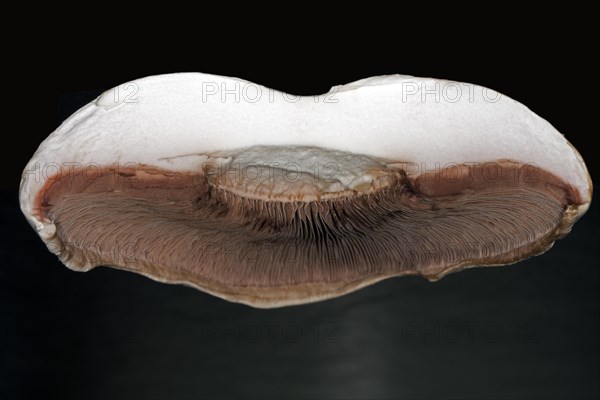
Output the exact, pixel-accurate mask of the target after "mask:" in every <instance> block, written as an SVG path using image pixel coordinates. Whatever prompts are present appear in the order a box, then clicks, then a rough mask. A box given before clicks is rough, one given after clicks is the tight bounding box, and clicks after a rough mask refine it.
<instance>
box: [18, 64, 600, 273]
mask: <svg viewBox="0 0 600 400" xmlns="http://www.w3.org/2000/svg"><path fill="white" fill-rule="evenodd" d="M290 145H293V146H304V147H314V148H323V149H332V150H333V151H339V152H343V153H348V154H361V155H364V156H366V157H372V158H373V159H384V160H396V161H397V162H406V163H414V164H416V165H418V167H419V168H420V171H421V172H423V173H425V172H427V171H430V170H434V169H439V168H440V167H441V168H444V167H446V166H449V165H464V164H469V163H481V162H486V161H497V160H511V161H515V162H520V163H524V164H525V163H526V164H530V165H533V166H535V167H536V168H539V169H540V170H543V171H546V172H548V173H550V174H552V175H554V176H555V177H557V178H559V179H560V180H562V181H564V182H566V183H568V184H569V185H570V186H571V187H572V189H573V192H574V197H575V198H576V201H575V203H576V204H573V206H574V208H572V211H571V213H570V215H569V221H570V223H572V222H574V221H575V220H576V219H577V218H578V217H579V216H580V215H582V214H583V213H584V212H585V210H586V209H587V207H588V206H589V203H590V201H591V195H592V184H591V180H590V178H589V174H588V171H587V169H586V166H585V163H584V162H583V160H582V158H581V156H580V155H579V153H578V152H577V151H576V150H575V149H574V148H573V147H572V146H571V145H570V144H569V142H568V141H567V140H566V139H565V138H564V137H563V135H561V134H560V133H559V132H558V131H557V130H556V129H555V128H554V127H553V126H552V125H551V124H550V123H548V122H547V121H546V120H544V119H543V118H541V117H539V116H537V115H536V114H535V113H533V112H532V111H531V110H529V109H528V108H527V107H525V106H524V105H523V104H521V103H519V102H517V101H515V100H513V99H510V98H509V97H507V96H505V95H502V94H500V93H497V92H495V91H493V90H490V89H486V88H484V87H481V86H478V85H474V84H467V83H461V82H454V81H448V80H440V79H433V78H418V77H412V76H404V75H390V76H379V77H373V78H368V79H363V80H359V81H356V82H352V83H349V84H346V85H343V86H335V87H333V88H332V89H331V90H330V91H329V92H328V93H326V94H322V95H319V96H294V95H289V94H286V93H283V92H279V91H276V90H273V89H269V88H267V87H264V86H261V85H257V84H254V83H251V82H248V81H245V80H241V79H237V78H228V77H221V76H216V75H208V74H201V73H177V74H168V75H159V76H150V77H146V78H143V79H138V80H135V81H132V82H129V83H127V84H125V85H121V86H119V87H116V88H114V89H111V90H109V91H107V92H105V93H103V94H102V95H100V96H99V97H98V98H97V99H95V100H94V101H93V102H91V103H89V104H87V105H86V106H84V107H83V108H81V109H80V110H79V111H77V112H76V113H74V114H73V115H72V116H71V117H69V118H68V119H67V120H66V121H64V122H63V123H62V124H61V125H60V126H59V127H58V128H57V129H56V130H55V131H54V132H53V133H52V134H51V135H50V136H49V137H48V138H47V139H46V140H45V141H44V142H43V143H42V144H41V145H40V147H39V148H38V150H37V151H36V153H35V154H34V156H33V157H32V159H31V160H30V162H29V163H28V164H27V166H26V167H25V171H24V173H23V178H22V181H21V188H20V204H21V209H22V211H23V213H24V214H25V216H26V217H27V219H28V221H29V223H30V224H31V225H32V226H33V227H34V229H36V231H37V232H38V234H39V235H40V237H41V238H42V239H43V240H44V241H45V242H46V243H47V244H48V245H50V244H51V243H53V241H54V240H56V226H55V224H54V222H53V221H52V220H50V219H47V218H44V217H43V216H42V215H40V213H39V212H38V210H37V205H36V196H38V194H39V193H40V191H41V190H42V188H44V187H45V185H47V183H48V180H50V179H52V177H53V175H54V174H57V173H59V172H61V171H63V172H64V170H65V169H68V168H79V167H89V166H92V167H94V166H98V167H103V166H107V165H113V164H118V165H130V164H132V163H135V164H138V165H145V166H148V167H152V168H157V169H160V170H168V171H173V172H182V173H187V172H196V171H200V170H202V169H203V168H204V166H205V163H206V162H207V160H208V158H210V157H220V156H222V157H228V156H229V155H230V154H232V153H235V152H237V151H239V150H240V149H247V148H253V147H255V146H265V148H269V146H272V147H275V148H277V147H279V148H281V147H285V146H290ZM306 154H307V157H308V156H311V154H310V152H308V153H306ZM265 156H266V157H265V161H268V160H269V157H268V154H265ZM256 157H258V158H260V154H259V155H256V156H255V158H256ZM299 157H301V156H299ZM342 158H343V157H342ZM257 161H260V160H257ZM340 163H341V164H343V162H342V159H340ZM352 163H353V160H352V159H349V160H348V164H349V167H348V168H346V169H342V170H340V171H338V178H339V179H340V180H341V181H342V182H350V181H352V180H353V179H354V178H355V177H356V176H355V173H354V172H356V171H353V170H352ZM67 265H68V263H67Z"/></svg>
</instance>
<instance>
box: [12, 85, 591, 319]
mask: <svg viewBox="0 0 600 400" xmlns="http://www.w3.org/2000/svg"><path fill="white" fill-rule="evenodd" d="M129 85H130V87H134V88H137V92H136V95H137V96H139V98H136V100H137V101H136V102H134V103H127V102H113V101H112V100H114V92H108V93H106V94H103V95H102V96H100V97H99V98H98V99H97V100H96V101H95V102H93V103H91V104H90V105H88V106H86V107H84V108H83V109H81V110H80V111H78V112H77V113H75V114H74V115H73V116H72V117H71V118H69V119H68V120H67V121H65V123H63V124H62V125H61V127H59V128H58V129H57V130H56V131H55V133H53V134H52V135H51V136H50V137H49V138H48V139H47V140H46V141H45V142H44V143H42V145H41V146H40V149H39V150H38V152H37V153H36V154H35V155H34V157H33V158H32V160H31V162H30V163H29V164H28V166H27V167H26V169H25V172H24V175H23V181H22V184H21V208H22V210H23V212H24V214H25V215H26V217H27V218H28V220H29V222H30V223H31V224H32V226H34V228H35V229H36V230H37V231H38V233H39V234H40V236H41V237H42V239H43V240H44V241H45V242H46V244H47V245H48V247H49V249H50V250H51V251H53V252H54V253H56V254H57V255H58V256H59V258H60V259H61V260H62V261H63V262H64V263H65V264H66V265H67V266H68V267H70V268H72V269H74V270H79V271H87V270H90V269H92V268H94V267H95V266H98V265H108V266H114V267H117V268H121V269H126V270H130V271H134V272H137V273H140V274H143V275H145V276H148V277H151V278H153V279H155V280H158V281H162V282H169V283H183V284H187V285H190V286H193V287H196V288H198V289H200V290H202V291H205V292H208V293H212V294H214V295H216V296H219V297H222V298H225V299H228V300H231V301H235V302H242V303H245V304H249V305H253V306H257V307H276V306H284V305H292V304H302V303H307V302H314V301H317V300H323V299H327V298H332V297H336V296H340V295H342V294H345V293H349V292H352V291H354V290H357V289H358V288H361V287H364V286H366V285H369V284H371V283H374V282H377V281H379V280H382V279H385V278H389V277H395V276H402V275H420V276H424V277H426V278H428V279H430V280H437V279H439V278H441V277H443V276H444V275H446V274H448V273H450V272H454V271H458V270H461V269H464V268H468V267H472V266H486V265H504V264H510V263H514V262H516V261H519V260H522V259H524V258H526V257H529V256H532V255H536V254H540V253H542V252H544V251H546V250H548V249H549V248H550V247H551V246H552V244H553V243H554V241H555V240H556V239H557V238H560V237H562V236H564V235H565V234H567V233H568V232H569V230H570V229H571V227H572V225H573V224H574V223H575V221H576V220H577V219H578V218H579V217H580V216H581V215H582V214H583V213H584V212H585V210H586V209H587V207H588V205H589V202H590V201H591V182H590V180H589V176H588V174H587V170H586V168H585V164H584V163H583V161H582V159H581V157H580V156H579V154H578V153H577V152H576V150H575V149H574V148H573V147H572V146H570V144H569V143H568V142H567V141H566V140H565V139H564V137H563V136H562V135H560V133H558V132H557V131H556V130H555V129H554V128H553V127H552V126H551V125H550V124H548V123H547V122H546V121H544V120H543V119H541V118H540V117H538V116H537V115H535V114H534V113H533V112H531V111H530V110H528V109H527V108H526V107H524V106H523V105H521V104H519V103H517V102H515V101H514V100H511V99H509V98H507V97H506V96H502V95H499V94H496V95H495V96H494V97H491V95H490V93H489V92H488V91H487V89H485V91H484V89H483V88H480V87H478V86H474V85H472V88H474V89H473V91H474V92H477V90H476V89H478V88H479V89H481V93H482V97H481V98H479V99H473V98H472V97H471V96H468V97H465V98H464V99H458V100H456V101H454V99H455V97H453V98H452V100H453V101H442V102H436V101H433V102H428V101H427V98H425V100H424V99H423V98H422V97H418V96H408V95H407V92H408V93H411V94H413V95H414V93H415V91H414V88H415V87H416V88H417V89H419V88H421V89H423V90H426V89H428V90H431V87H433V88H436V87H441V85H446V88H448V87H453V88H456V87H460V86H458V85H459V83H457V82H450V81H439V80H433V79H426V78H414V77H406V76H390V77H377V78H371V79H367V80H363V81H359V82H355V83H353V84H349V85H347V86H343V87H336V88H335V89H332V92H330V93H329V94H326V95H322V96H317V97H312V98H311V97H293V96H290V95H285V94H281V93H279V92H275V91H271V90H270V89H267V88H264V87H261V86H258V85H255V84H251V83H249V82H245V81H242V80H237V79H233V78H223V77H217V76H212V75H204V74H173V75H165V76H158V77H149V78H144V79H141V80H138V81H134V82H133V83H130V84H129ZM227 85H229V86H227ZM244 85H246V86H244ZM462 85H465V84H462ZM231 88H234V89H231ZM235 88H237V90H239V91H240V96H242V97H243V96H244V93H246V94H247V93H249V90H250V89H244V88H253V89H255V92H252V93H254V94H256V93H262V94H263V95H262V96H260V97H258V99H257V98H256V97H253V98H252V99H242V100H243V101H236V100H239V99H233V98H232V99H231V101H228V98H227V96H225V97H223V96H222V95H221V94H219V93H218V92H219V90H225V89H229V92H227V93H229V94H231V93H232V92H231V90H235ZM409 89H410V90H409ZM244 90H245V92H244ZM440 90H443V89H440ZM446 90H449V89H446ZM207 93H208V94H211V96H209V95H208V94H207ZM441 93H444V92H443V91H442V92H441ZM483 93H485V95H483ZM215 94H217V95H215ZM234 94H235V93H234ZM110 96H113V97H110ZM279 97H280V98H279ZM332 97H335V99H334V100H336V101H335V102H325V99H329V100H332ZM275 99H277V101H276V100H275ZM249 100H252V101H249ZM446 100H448V99H446Z"/></svg>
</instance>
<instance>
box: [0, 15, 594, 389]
mask: <svg viewBox="0 0 600 400" xmlns="http://www.w3.org/2000/svg"><path fill="white" fill-rule="evenodd" d="M372 11H373V12H372V13H366V12H365V11H364V10H355V11H353V12H352V13H351V15H350V16H348V17H342V16H337V17H333V18H327V17H323V19H322V20H314V19H310V20H306V21H304V22H299V23H295V22H293V21H289V20H287V19H279V20H277V19H270V18H267V17H265V16H262V17H256V18H254V17H252V18H250V17H249V16H245V15H244V14H243V13H242V14H238V15H237V18H236V17H233V16H232V15H231V14H230V12H214V13H212V12H211V13H209V12H205V13H200V14H195V15H194V16H193V17H192V18H191V19H190V20H181V17H182V16H183V15H185V14H186V11H181V12H179V13H175V14H173V16H172V15H168V14H166V15H164V16H162V17H161V18H157V19H155V20H152V21H150V20H147V19H144V18H142V17H141V15H140V14H137V13H136V14H126V13H120V12H117V11H116V10H114V12H113V13H112V14H110V15H108V16H107V17H106V19H105V20H104V21H103V22H101V23H97V24H91V23H89V22H88V21H87V18H85V17H83V16H81V17H78V18H74V19H67V18H65V19H61V20H55V19H52V23H51V24H49V26H48V27H45V28H44V29H41V28H37V29H36V27H35V26H34V25H31V26H29V27H21V28H18V29H17V28H15V29H12V28H11V29H12V30H11V29H5V31H4V32H3V34H4V38H6V39H7V40H9V39H11V38H15V37H19V30H22V29H33V35H32V38H29V39H22V38H20V39H19V40H17V41H14V42H13V41H12V40H11V43H10V44H8V45H7V46H8V51H9V52H8V54H9V57H8V58H6V59H5V62H4V68H5V71H4V72H5V87H6V93H7V94H6V95H5V96H4V98H3V102H6V103H8V104H6V105H5V107H4V110H5V112H4V117H3V118H4V120H5V122H6V125H5V127H6V128H5V129H6V132H5V136H4V137H7V135H10V138H11V140H12V144H11V145H10V146H6V147H5V148H4V150H5V151H4V153H5V156H4V157H3V158H2V163H3V165H2V168H3V171H4V172H5V173H4V174H2V175H1V181H0V188H1V189H2V196H1V197H0V202H1V203H0V204H1V206H0V222H1V224H2V231H1V237H0V239H1V241H0V243H1V247H0V251H1V253H0V259H1V260H2V267H1V268H0V296H1V297H2V302H1V303H0V326H1V331H0V339H1V343H2V344H3V346H2V353H1V364H0V368H1V369H0V397H2V398H13V397H17V398H50V397H56V398H63V399H67V398H99V399H106V398H140V399H146V398H156V399H163V398H164V399H166V398H170V399H171V398H205V397H208V398H215V397H219V398H220V397H225V398H231V397H242V398H245V397H251V398H308V397H318V398H598V397H599V396H600V383H599V380H598V378H599V369H600V367H599V361H598V355H599V350H600V345H599V344H598V337H600V324H599V317H600V313H599V311H600V307H599V295H598V289H599V286H600V280H599V272H598V261H599V258H600V257H599V247H598V243H599V238H600V228H599V227H600V224H599V222H600V215H599V211H598V207H597V206H596V204H595V203H594V204H592V207H591V209H590V211H589V212H588V214H587V215H585V216H584V218H583V219H582V220H581V221H580V222H579V223H578V224H577V225H576V226H575V227H574V230H573V232H572V234H571V235H570V236H568V237H567V238H565V239H563V240H560V241H559V242H557V243H556V245H555V247H554V248H553V249H552V250H551V251H549V252H547V253H546V254H544V255H542V256H539V257H536V258H533V259H529V260H526V261H523V262H520V263H518V264H516V265H514V266H509V267H503V268H491V269H473V270H469V271H464V272H461V273H459V274H455V275H451V276H448V277H446V278H444V279H443V280H441V281H440V282H437V283H435V284H432V283H429V282H427V281H425V280H423V279H420V278H402V279H392V280H388V281H384V282H381V283H378V284H376V285H374V286H372V287H369V288H366V289H363V290H361V291H359V292H356V293H353V294H351V295H348V296H345V297H342V298H339V299H335V300H330V301H326V302H321V303H317V304H311V305H304V306H296V307H289V308H283V309H273V310H258V309H253V308H250V307H247V306H243V305H238V304H231V303H228V302H225V301H223V300H219V299H217V298H214V297H212V296H210V295H207V294H203V293H201V292H198V291H195V290H193V289H190V288H186V287H183V286H171V285H164V284H159V283H156V282H153V281H151V280H149V279H147V278H144V277H141V276H137V275H134V274H130V273H127V272H123V271H117V270H112V269H108V268H97V269H95V270H94V271H91V272H89V273H85V274H82V273H75V272H72V271H70V270H68V269H67V268H65V267H64V266H62V265H61V263H60V262H59V261H58V260H57V259H56V257H55V256H54V255H52V254H50V253H49V252H48V251H47V250H46V249H45V246H44V245H43V244H42V242H41V240H39V238H38V237H37V235H36V234H35V232H34V231H33V230H32V229H31V228H30V227H29V226H28V224H27V223H26V221H25V219H24V217H23V216H22V215H21V213H20V211H19V210H18V191H17V188H18V183H19V176H20V173H21V171H22V169H23V167H24V166H25V163H26V162H27V160H28V159H29V158H30V157H31V155H32V154H33V152H34V151H35V149H36V147H37V146H38V145H39V143H40V142H41V141H42V140H43V139H44V138H45V137H46V136H47V135H48V134H49V133H51V132H52V131H53V130H54V129H55V128H56V127H57V126H58V125H59V124H60V122H61V121H62V120H63V119H65V118H67V117H68V116H69V115H70V114H71V113H72V112H74V111H76V110H77V109H78V108H79V107H81V106H83V105H84V104H86V103H87V102H89V101H91V100H92V99H94V98H95V97H96V96H97V95H98V94H100V93H101V92H103V91H104V90H107V89H110V88H111V87H114V86H116V85H118V84H121V83H124V82H127V81H129V80H132V79H135V78H139V77H143V76H146V75H152V74H159V73H168V72H182V71H199V72H206V73H214V74H219V75H228V76H237V77H240V78H244V79H247V80H250V81H253V82H257V83H260V84H263V85H265V86H268V87H272V88H275V89H279V90H282V91H286V92H289V93H294V94H305V95H308V94H316V93H321V92H325V91H327V90H328V89H329V87H330V86H332V85H336V84H343V83H347V82H350V81H353V80H357V79H360V78H364V77H368V76H373V75H379V74H390V73H402V74H410V75H417V76H433V77H440V78H447V79H453V80H458V81H466V82H472V83H476V84H480V85H483V86H487V87H490V88H493V89H495V90H498V91H500V92H502V93H504V94H506V95H509V96H510V97H512V98H514V99H517V100H519V101H521V102H523V103H524V104H526V105H527V106H528V107H530V108H531V109H532V110H533V111H535V112H536V113H538V114H539V115H541V116H542V117H544V118H546V119H548V120H549V121H551V123H552V124H553V125H554V126H556V127H557V128H558V129H559V130H560V131H561V132H563V133H564V134H565V135H566V137H567V139H568V140H569V141H571V143H573V144H574V145H575V146H576V147H577V148H578V149H579V150H580V152H581V154H582V155H583V157H584V159H585V160H586V162H587V164H588V167H589V168H590V171H591V173H592V178H594V177H596V175H595V171H596V169H595V166H596V164H597V160H596V158H597V157H596V156H595V154H594V152H595V150H596V149H595V148H594V146H593V145H592V144H591V141H592V138H591V135H594V134H595V130H596V127H595V124H593V123H592V120H593V117H594V109H593V108H592V107H589V106H588V104H589V103H588V102H587V101H586V100H585V96H586V95H588V94H590V92H593V91H594V90H596V89H595V88H594V86H595V83H594V81H593V80H590V79H588V78H587V77H588V76H592V75H590V74H589V73H590V72H591V71H592V65H591V63H592V62H591V58H590V52H591V51H592V47H591V46H588V44H587V42H586V41H587V40H588V38H589V37H590V32H588V31H587V30H586V29H587V25H586V23H585V22H583V21H581V20H580V18H581V15H584V14H585V11H582V12H581V13H580V14H576V15H570V14H568V13H565V12H564V11H563V10H556V11H557V18H548V17H543V18H542V17H541V16H535V17H529V16H527V17H520V16H517V13H516V12H515V11H511V12H509V13H507V14H506V15H502V17H499V18H498V20H497V21H496V20H494V21H492V20H490V19H489V15H486V16H485V17H477V18H471V17H468V16H467V15H466V14H456V13H454V14H453V13H449V14H445V13H444V12H443V11H438V12H437V13H434V14H435V15H434V16H433V17H432V15H431V12H418V13H408V12H407V13H404V14H402V15H395V17H394V16H393V18H389V20H388V19H386V18H384V17H385V14H388V13H389V11H387V10H385V9H376V10H372ZM490 12H491V13H492V14H495V13H496V11H494V10H492V11H490ZM292 13H294V11H292ZM519 15H520V14H519ZM286 16H288V14H286ZM286 18H287V17H286ZM566 22H569V24H568V25H567V24H566ZM5 54H6V53H5ZM591 106H593V103H592V104H591ZM6 111H8V112H6Z"/></svg>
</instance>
